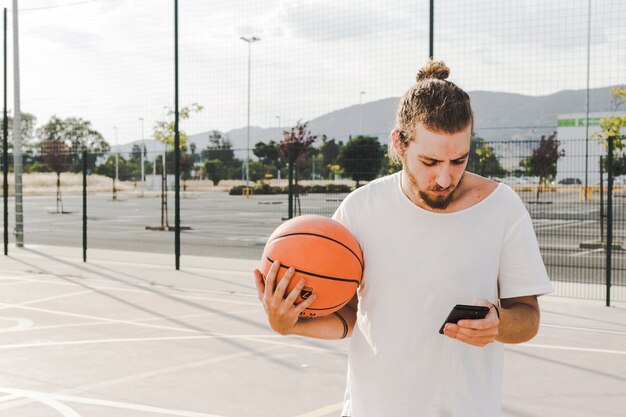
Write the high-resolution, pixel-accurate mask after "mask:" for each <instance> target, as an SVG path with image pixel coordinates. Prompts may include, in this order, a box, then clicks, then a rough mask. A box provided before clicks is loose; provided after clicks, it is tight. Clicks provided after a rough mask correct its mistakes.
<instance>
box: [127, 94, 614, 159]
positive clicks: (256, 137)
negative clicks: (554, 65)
mask: <svg viewBox="0 0 626 417" xmlns="http://www.w3.org/2000/svg"><path fill="white" fill-rule="evenodd" d="M610 90H611V87H603V88H595V89H591V90H589V103H590V106H589V109H590V111H591V112H600V111H611V110H613V107H612V102H611V94H610ZM469 95H470V97H471V98H472V107H473V109H474V117H475V128H474V130H475V131H476V133H477V134H478V136H480V137H482V138H485V139H486V140H489V141H509V140H529V139H538V138H539V137H540V136H541V135H543V134H549V133H551V132H552V131H554V130H555V129H556V124H557V116H558V115H559V114H563V113H582V112H584V111H585V103H586V96H587V91H586V90H564V91H559V92H557V93H554V94H550V95H547V96H526V95H522V94H512V93H499V92H492V91H471V92H469ZM398 101H399V98H398V97H392V98H386V99H382V100H377V101H372V102H369V103H363V104H362V105H358V104H357V105H352V106H349V107H345V108H343V109H339V110H335V111H332V112H330V113H327V114H325V115H323V116H320V117H316V118H315V119H312V120H311V121H310V122H309V128H310V129H311V131H312V132H313V133H316V134H318V135H320V136H321V135H322V134H325V135H326V136H328V137H329V138H331V139H332V138H335V139H337V140H341V141H347V140H348V138H349V136H350V135H353V136H354V135H358V134H359V133H360V132H359V130H360V129H359V126H362V133H363V134H366V135H373V136H378V138H379V140H380V141H381V142H383V143H386V142H387V137H388V135H389V132H390V131H391V129H392V128H393V124H394V118H395V111H396V107H397V105H398ZM281 132H282V131H281V130H280V129H279V128H260V127H257V126H251V127H250V147H251V148H252V147H253V146H254V144H255V143H257V142H259V141H263V142H267V141H269V140H275V141H279V140H280V139H282V134H281ZM246 133H247V128H246V127H245V126H244V127H242V128H238V129H233V130H229V131H228V132H224V134H225V136H226V137H228V138H229V139H230V141H231V143H232V144H233V148H235V149H240V150H241V151H239V152H237V153H236V154H237V156H238V157H240V158H244V157H245V154H246V152H245V148H246ZM208 136H209V133H208V132H203V133H197V134H193V135H189V137H188V139H189V141H190V143H195V144H196V147H197V149H198V151H200V150H202V149H204V148H206V147H207V146H208V144H209V139H208ZM152 142H153V141H146V147H147V149H148V151H149V152H150V150H152V149H155V150H159V149H161V145H160V144H153V143H152ZM134 143H138V142H133V143H129V144H125V145H120V146H118V147H115V149H118V148H119V149H120V151H121V152H123V153H128V152H130V150H131V149H132V145H133V144H134Z"/></svg>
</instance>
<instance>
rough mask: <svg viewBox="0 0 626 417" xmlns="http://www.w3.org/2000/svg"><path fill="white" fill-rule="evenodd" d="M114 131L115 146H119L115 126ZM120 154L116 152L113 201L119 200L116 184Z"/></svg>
mask: <svg viewBox="0 0 626 417" xmlns="http://www.w3.org/2000/svg"><path fill="white" fill-rule="evenodd" d="M113 130H114V131H115V145H117V146H119V139H118V137H117V126H113ZM118 159H119V152H118V151H116V152H115V178H113V200H117V189H116V188H115V182H116V181H118V177H119V169H118V163H119V160H118Z"/></svg>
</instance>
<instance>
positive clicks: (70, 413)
mask: <svg viewBox="0 0 626 417" xmlns="http://www.w3.org/2000/svg"><path fill="white" fill-rule="evenodd" d="M0 392H6V393H9V394H16V395H20V396H23V397H28V398H32V399H34V400H36V401H38V402H41V403H44V404H46V405H49V406H51V407H53V408H54V409H55V410H57V411H60V412H61V414H62V415H63V416H64V417H80V414H78V413H76V412H75V411H74V410H72V409H70V408H69V407H67V406H65V405H63V404H61V403H60V402H59V401H65V402H70V403H79V404H88V405H99V406H103V407H111V408H121V409H123V410H133V411H145V412H148V413H154V414H165V415H168V416H180V417H224V416H218V415H216V414H206V413H198V412H194V411H185V410H174V409H169V408H161V407H153V406H149V405H141V404H132V403H123V402H120V401H108V400H98V399H95V398H85V397H76V396H72V395H58V394H49V393H45V392H37V391H27V390H18V389H12V388H0ZM55 406H56V407H58V406H61V407H63V409H58V408H56V407H55ZM65 413H67V414H65Z"/></svg>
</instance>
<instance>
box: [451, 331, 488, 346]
mask: <svg viewBox="0 0 626 417" xmlns="http://www.w3.org/2000/svg"><path fill="white" fill-rule="evenodd" d="M455 339H456V340H459V341H461V342H463V343H467V344H469V345H472V346H478V347H483V346H485V345H488V344H489V343H492V342H493V341H494V338H493V337H468V336H465V335H463V334H460V333H459V334H457V335H456V337H455Z"/></svg>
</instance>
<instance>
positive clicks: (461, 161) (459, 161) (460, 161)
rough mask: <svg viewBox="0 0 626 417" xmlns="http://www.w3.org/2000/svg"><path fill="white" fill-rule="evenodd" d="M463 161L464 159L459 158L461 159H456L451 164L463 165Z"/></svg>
mask: <svg viewBox="0 0 626 417" xmlns="http://www.w3.org/2000/svg"><path fill="white" fill-rule="evenodd" d="M464 163H465V159H461V160H457V161H452V164H453V165H463V164H464Z"/></svg>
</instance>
